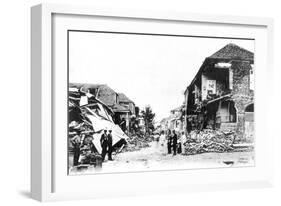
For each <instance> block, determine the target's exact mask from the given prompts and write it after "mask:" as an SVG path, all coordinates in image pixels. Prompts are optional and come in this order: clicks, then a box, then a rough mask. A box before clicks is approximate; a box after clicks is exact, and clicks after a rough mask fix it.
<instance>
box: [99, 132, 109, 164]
mask: <svg viewBox="0 0 281 206" xmlns="http://www.w3.org/2000/svg"><path fill="white" fill-rule="evenodd" d="M100 145H101V149H102V151H101V157H102V161H104V159H105V155H106V153H107V146H108V135H107V130H106V129H105V130H103V134H102V135H101V138H100Z"/></svg>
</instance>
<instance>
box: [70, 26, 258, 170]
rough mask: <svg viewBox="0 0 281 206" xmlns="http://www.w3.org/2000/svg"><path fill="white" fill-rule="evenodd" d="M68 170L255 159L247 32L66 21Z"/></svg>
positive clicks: (241, 163)
mask: <svg viewBox="0 0 281 206" xmlns="http://www.w3.org/2000/svg"><path fill="white" fill-rule="evenodd" d="M67 44H68V47H67V48H68V51H67V52H68V54H67V61H68V62H67V64H68V114H66V115H67V117H68V123H67V125H66V127H67V130H68V136H67V137H65V138H67V141H68V150H67V152H68V160H67V161H68V174H69V175H81V174H101V173H120V172H145V171H166V170H188V169H209V168H229V167H254V166H255V127H254V125H255V122H254V102H255V101H254V97H255V95H254V94H255V78H254V73H255V66H254V65H255V62H254V52H255V39H250V38H232V37H223V36H222V37H215V36H191V35H190V36H189V35H172V34H154V33H151V34H148V33H128V32H108V31H88V30H68V33H67Z"/></svg>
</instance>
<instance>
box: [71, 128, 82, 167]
mask: <svg viewBox="0 0 281 206" xmlns="http://www.w3.org/2000/svg"><path fill="white" fill-rule="evenodd" d="M80 134H81V133H80V131H77V134H76V135H75V136H74V137H73V138H71V140H70V142H71V144H72V145H73V166H77V165H78V163H79V157H80V146H81V136H80Z"/></svg>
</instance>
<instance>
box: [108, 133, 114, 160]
mask: <svg viewBox="0 0 281 206" xmlns="http://www.w3.org/2000/svg"><path fill="white" fill-rule="evenodd" d="M107 137H108V160H110V161H112V160H113V159H112V156H111V155H112V141H113V139H112V130H109V134H108V135H107Z"/></svg>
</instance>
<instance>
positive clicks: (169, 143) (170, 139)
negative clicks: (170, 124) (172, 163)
mask: <svg viewBox="0 0 281 206" xmlns="http://www.w3.org/2000/svg"><path fill="white" fill-rule="evenodd" d="M167 140H168V141H167V148H168V154H171V153H172V148H171V147H172V134H171V130H170V129H168V134H167Z"/></svg>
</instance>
